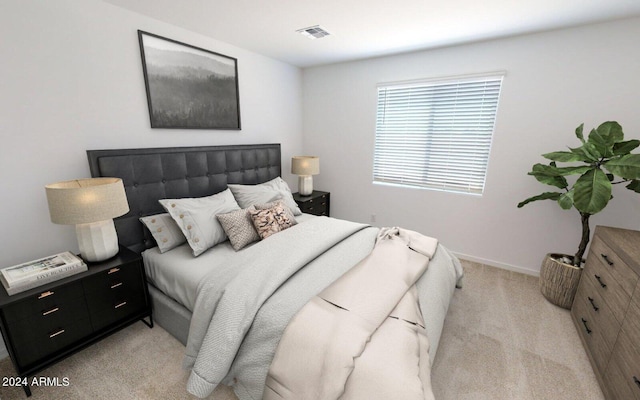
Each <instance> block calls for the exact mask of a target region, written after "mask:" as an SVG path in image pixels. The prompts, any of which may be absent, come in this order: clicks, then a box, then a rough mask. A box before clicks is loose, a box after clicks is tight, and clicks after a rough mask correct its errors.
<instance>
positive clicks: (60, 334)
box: [14, 318, 91, 369]
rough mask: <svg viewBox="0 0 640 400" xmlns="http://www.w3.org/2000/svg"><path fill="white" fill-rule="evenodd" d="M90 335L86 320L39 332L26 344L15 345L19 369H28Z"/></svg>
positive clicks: (89, 327) (89, 326)
mask: <svg viewBox="0 0 640 400" xmlns="http://www.w3.org/2000/svg"><path fill="white" fill-rule="evenodd" d="M90 334H91V325H90V324H89V320H88V319H86V318H85V319H78V320H75V321H74V322H73V323H70V324H67V325H60V326H57V327H56V328H54V329H51V330H50V331H46V332H44V331H41V332H39V333H38V334H37V335H35V336H33V337H31V338H30V339H31V340H29V341H28V342H26V343H24V344H20V345H15V346H14V349H15V356H16V361H17V363H18V365H20V366H21V368H23V369H26V368H29V366H30V365H32V364H35V363H37V362H39V361H41V360H44V359H47V358H49V356H50V355H52V354H54V353H56V352H58V351H61V350H63V349H64V348H65V347H68V346H69V345H72V344H73V343H74V342H77V341H78V340H81V339H83V338H85V337H86V336H89V335H90Z"/></svg>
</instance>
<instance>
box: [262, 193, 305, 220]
mask: <svg viewBox="0 0 640 400" xmlns="http://www.w3.org/2000/svg"><path fill="white" fill-rule="evenodd" d="M278 205H279V206H282V209H283V210H284V213H285V214H286V215H287V218H289V221H290V222H291V225H296V224H297V223H298V221H296V217H294V216H293V212H292V211H291V208H289V207H288V206H287V203H285V201H284V200H283V199H282V198H278V199H275V200H274V201H272V202H270V203H266V204H256V205H254V207H255V208H256V209H257V210H266V209H269V208H273V207H275V206H278Z"/></svg>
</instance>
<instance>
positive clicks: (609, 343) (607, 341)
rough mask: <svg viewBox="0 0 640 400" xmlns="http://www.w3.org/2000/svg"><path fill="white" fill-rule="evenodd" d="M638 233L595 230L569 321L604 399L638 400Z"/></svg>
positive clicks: (639, 354) (639, 321)
mask: <svg viewBox="0 0 640 400" xmlns="http://www.w3.org/2000/svg"><path fill="white" fill-rule="evenodd" d="M639 276H640V232H638V231H630V230H626V229H618V228H609V227H604V226H598V227H596V230H595V234H594V236H593V240H592V242H591V248H590V250H589V255H588V257H587V262H586V265H585V267H584V271H583V273H582V278H581V279H580V284H579V286H578V291H577V293H576V297H575V300H574V301H573V306H572V307H571V316H572V318H573V322H574V324H575V325H576V328H577V329H578V334H579V336H580V339H581V340H582V344H583V345H584V348H585V349H586V351H587V354H588V355H589V359H590V360H591V365H592V367H593V370H594V372H595V374H596V377H597V378H598V381H599V383H600V387H601V388H602V391H603V392H604V395H605V397H606V398H607V399H624V400H633V399H637V400H640V281H639V279H638V277H639Z"/></svg>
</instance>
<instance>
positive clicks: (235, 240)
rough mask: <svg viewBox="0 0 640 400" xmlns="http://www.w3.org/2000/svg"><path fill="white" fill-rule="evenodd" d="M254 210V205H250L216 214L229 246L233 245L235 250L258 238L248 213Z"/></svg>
mask: <svg viewBox="0 0 640 400" xmlns="http://www.w3.org/2000/svg"><path fill="white" fill-rule="evenodd" d="M254 210H255V207H254V206H251V207H249V208H245V209H242V210H236V211H232V212H230V213H226V214H218V215H216V218H218V221H219V222H220V225H222V228H223V229H224V232H225V233H226V234H227V236H229V241H230V242H231V247H233V249H234V250H235V251H238V250H240V249H242V248H243V247H245V246H247V245H249V244H251V243H253V242H256V241H258V240H260V236H258V232H256V229H255V228H254V227H253V221H252V220H251V214H250V213H249V212H250V211H254Z"/></svg>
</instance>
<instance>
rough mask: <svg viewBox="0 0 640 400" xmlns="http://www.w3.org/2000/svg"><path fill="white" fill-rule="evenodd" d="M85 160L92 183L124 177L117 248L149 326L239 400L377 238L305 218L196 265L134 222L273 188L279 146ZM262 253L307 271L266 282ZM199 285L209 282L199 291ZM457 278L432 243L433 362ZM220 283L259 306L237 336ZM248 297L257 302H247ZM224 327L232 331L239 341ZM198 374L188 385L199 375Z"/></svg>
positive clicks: (132, 152)
mask: <svg viewBox="0 0 640 400" xmlns="http://www.w3.org/2000/svg"><path fill="white" fill-rule="evenodd" d="M87 154H88V158H89V165H90V171H91V175H92V176H93V177H106V176H109V177H119V178H122V179H123V182H124V185H125V190H126V193H127V198H128V201H129V207H130V211H129V213H127V214H126V215H124V216H122V217H119V218H117V219H116V220H115V221H114V222H115V226H116V230H117V232H118V240H119V242H120V244H121V245H122V246H125V247H127V248H129V249H131V250H133V251H135V252H138V253H142V255H143V259H144V263H145V270H146V272H147V278H148V285H149V293H150V296H151V302H152V308H153V314H154V320H155V322H156V323H157V324H159V325H160V326H162V327H163V328H164V329H165V330H167V331H168V332H169V333H170V334H172V335H173V336H174V337H176V338H177V339H178V340H179V341H180V342H181V343H183V344H185V346H186V351H185V353H186V356H185V364H186V365H187V366H189V367H194V365H195V367H197V368H202V367H203V365H204V364H206V365H207V368H213V369H214V371H211V374H213V376H216V377H217V379H216V382H215V383H214V384H213V386H210V387H215V384H217V383H224V384H227V385H229V386H232V387H233V388H234V391H235V392H236V394H237V396H238V397H239V398H240V399H242V400H245V399H258V398H261V397H262V392H263V389H264V388H263V386H264V381H265V376H266V373H267V370H268V367H269V364H270V362H271V359H272V358H273V354H274V352H275V348H276V346H277V344H278V340H279V338H280V335H281V334H282V332H283V330H284V328H285V326H286V324H287V322H288V321H289V320H290V319H291V318H292V317H293V315H295V313H296V311H298V310H299V309H300V308H301V307H302V306H303V305H304V304H305V303H306V302H307V301H308V300H309V299H310V298H311V297H313V296H314V295H315V294H316V293H318V292H319V291H320V290H322V289H323V288H325V287H326V286H327V285H329V284H330V283H331V282H332V281H333V280H335V279H337V278H338V277H340V276H341V275H342V274H343V273H344V272H345V271H347V270H348V269H349V268H350V267H351V266H353V265H355V264H356V263H357V262H358V261H359V260H361V259H362V258H363V257H365V256H366V255H367V254H368V253H370V252H371V249H372V248H373V246H374V243H375V239H376V235H377V233H378V228H374V227H369V226H366V225H363V224H356V223H351V222H348V221H341V220H336V219H333V218H326V217H315V216H310V215H307V214H302V215H297V216H296V217H295V219H296V221H297V222H298V224H297V225H295V226H294V227H292V228H290V229H288V230H286V231H283V232H281V233H279V234H277V235H274V236H273V238H268V239H269V240H270V241H269V242H268V244H267V240H265V241H259V242H258V243H256V244H253V245H250V246H248V247H247V248H245V249H242V250H240V251H235V250H234V249H233V248H232V246H231V244H230V243H229V241H225V242H223V243H220V244H217V245H215V246H214V247H212V248H211V249H209V250H207V251H206V252H204V253H203V254H201V255H199V256H198V257H194V256H193V255H192V253H191V250H192V249H191V248H190V246H189V244H188V243H184V244H182V245H180V246H177V247H176V248H174V249H172V250H170V251H167V252H164V253H160V251H159V250H158V246H157V245H158V244H157V243H156V241H155V240H154V237H153V236H152V235H151V234H150V232H149V230H148V229H147V228H145V227H144V226H143V224H142V223H141V222H140V218H142V217H146V216H155V215H158V214H161V213H163V212H165V209H164V208H163V207H162V206H161V205H160V203H159V201H158V200H160V199H167V198H168V199H182V198H201V197H206V196H211V195H214V194H217V193H221V192H223V191H226V189H227V188H228V185H230V184H239V185H257V184H264V183H265V182H270V181H272V180H274V179H276V178H278V177H279V176H280V175H281V154H280V145H279V144H256V145H234V146H203V147H177V148H145V149H113V150H89V151H87ZM232 186H233V185H232ZM338 231H344V233H343V234H341V235H342V236H341V237H337V235H338V234H337V233H336V232H338ZM425 233H428V232H425ZM318 235H319V236H318ZM323 235H324V236H323ZM325 236H326V237H325ZM333 236H336V237H335V238H334V237H333ZM276 238H278V239H276ZM300 238H303V240H302V239H300ZM272 239H273V240H272ZM294 240H300V242H294ZM325 242H326V244H323V245H319V244H318V243H325ZM293 243H296V244H295V245H293ZM287 246H288V247H287ZM323 246H324V248H322V247H323ZM268 252H273V253H276V254H275V255H274V256H273V257H272V258H273V259H272V261H270V262H271V263H272V264H273V266H271V267H269V268H278V270H280V268H281V267H282V269H283V270H284V269H287V268H288V266H289V264H288V263H289V261H287V260H295V261H296V262H297V263H301V264H304V268H299V267H296V268H291V271H290V272H289V273H288V274H286V275H282V276H276V277H275V278H274V279H275V280H274V281H273V282H271V283H268V282H267V281H268V280H269V279H272V276H271V275H278V274H264V270H265V268H263V267H261V266H260V265H253V264H255V263H254V262H253V260H255V259H262V258H264V260H262V261H263V262H267V261H266V260H267V257H263V256H262V255H263V254H265V253H268ZM278 252H279V253H280V255H282V254H286V257H285V258H284V261H283V259H282V257H280V259H278V256H277V253H278ZM313 252H317V254H316V253H313ZM291 263H293V261H291ZM249 264H252V265H251V266H249ZM260 274H264V276H261V275H260ZM205 277H207V279H208V280H209V281H211V282H213V283H211V284H209V287H207V288H206V290H205V289H204V288H203V287H204V286H206V285H204V284H203V280H204V278H205ZM461 277H462V270H461V267H460V265H459V262H458V260H457V259H456V258H455V257H454V256H453V255H452V254H451V253H450V252H449V251H448V250H447V249H446V248H445V247H443V246H442V245H438V249H437V251H436V253H435V256H434V257H433V259H432V260H431V262H430V264H429V268H428V269H427V271H426V272H425V273H424V274H423V275H422V276H421V277H420V279H419V280H418V282H417V284H416V286H417V288H418V293H419V303H420V307H421V310H422V314H423V316H424V319H425V323H426V332H427V336H428V339H429V342H430V351H429V357H430V359H431V361H433V358H434V357H435V354H436V351H437V347H438V343H439V340H440V335H441V333H442V327H443V323H444V317H445V315H446V313H447V309H448V307H449V302H450V300H451V297H452V295H453V291H454V290H455V287H456V286H460V283H461ZM223 282H225V283H226V284H227V285H233V283H234V282H235V284H236V286H237V287H238V291H245V292H246V293H244V294H243V295H244V296H247V295H249V299H250V300H242V301H244V302H245V303H246V302H249V303H251V302H256V303H257V305H256V306H255V312H253V315H251V318H252V319H251V322H249V323H248V325H247V323H245V327H244V328H242V329H240V328H238V327H237V326H236V325H235V322H229V320H231V319H234V318H235V317H236V314H237V313H234V312H233V310H231V311H228V314H227V315H225V314H223V311H224V306H225V304H228V306H227V307H228V308H229V307H235V308H233V309H237V308H238V302H240V303H242V301H240V300H238V299H235V300H234V299H231V300H229V299H227V298H225V297H224V296H225V295H226V294H225V290H228V289H224V288H220V287H218V286H216V285H221V284H222V283H223ZM252 285H253V286H252ZM269 285H271V286H273V287H274V289H273V290H274V292H273V293H270V292H268V291H265V292H264V293H263V288H264V287H265V286H269ZM207 290H208V291H209V292H211V293H212V294H207V295H210V296H213V295H217V296H218V298H217V300H215V306H214V307H213V309H214V310H216V313H219V314H220V315H218V314H212V321H213V320H216V318H217V325H216V324H213V323H210V322H208V321H203V318H202V317H200V315H201V314H203V312H202V311H200V309H201V308H203V306H201V304H204V303H207V302H209V301H208V300H203V298H204V297H205V294H204V293H207ZM228 291H230V290H228ZM252 291H253V292H252ZM221 293H222V294H221ZM253 293H255V297H256V298H259V300H255V299H253V298H251V296H252V295H253ZM221 296H222V297H221ZM212 301H213V300H212ZM225 301H226V303H225ZM234 301H235V303H234ZM242 304H243V306H242V307H241V308H243V309H244V308H245V307H244V303H242ZM210 308H211V307H210ZM246 308H249V307H246ZM194 310H195V312H194ZM247 313H248V314H251V313H249V312H247ZM221 318H222V319H221ZM220 321H223V323H220ZM204 325H207V326H204ZM227 325H230V326H231V325H232V328H234V329H236V330H237V334H234V332H235V331H234V330H233V329H229V327H228V326H227ZM212 329H213V332H212V331H211V330H212ZM215 329H222V330H221V331H215ZM190 332H191V336H190ZM207 335H208V339H207V338H205V336H207ZM211 336H212V337H213V339H212V337H211ZM194 337H195V339H194ZM219 338H224V340H218V339H219ZM207 341H208V342H214V343H213V344H212V343H209V345H213V349H209V352H210V353H213V354H214V357H213V359H211V357H205V356H202V355H200V356H199V354H198V352H199V351H200V349H199V346H201V345H202V344H203V342H207ZM226 352H228V353H229V354H228V355H227V356H226V358H225V359H224V360H217V359H215V357H219V356H220V354H222V353H226ZM202 353H204V351H203V352H202ZM197 357H200V360H199V361H197V360H196V358H197ZM189 361H191V362H189ZM198 364H199V365H198ZM195 370H196V368H194V371H193V372H192V378H193V375H197V373H196V371H195ZM207 373H209V372H207ZM196 378H198V376H196ZM196 381H197V379H196ZM190 385H191V386H190V388H189V390H190V391H191V392H192V393H194V394H196V395H199V396H201V397H204V396H206V394H207V393H208V390H207V388H204V389H202V390H200V389H199V388H198V385H197V384H192V379H190ZM205 386H207V385H205Z"/></svg>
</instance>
